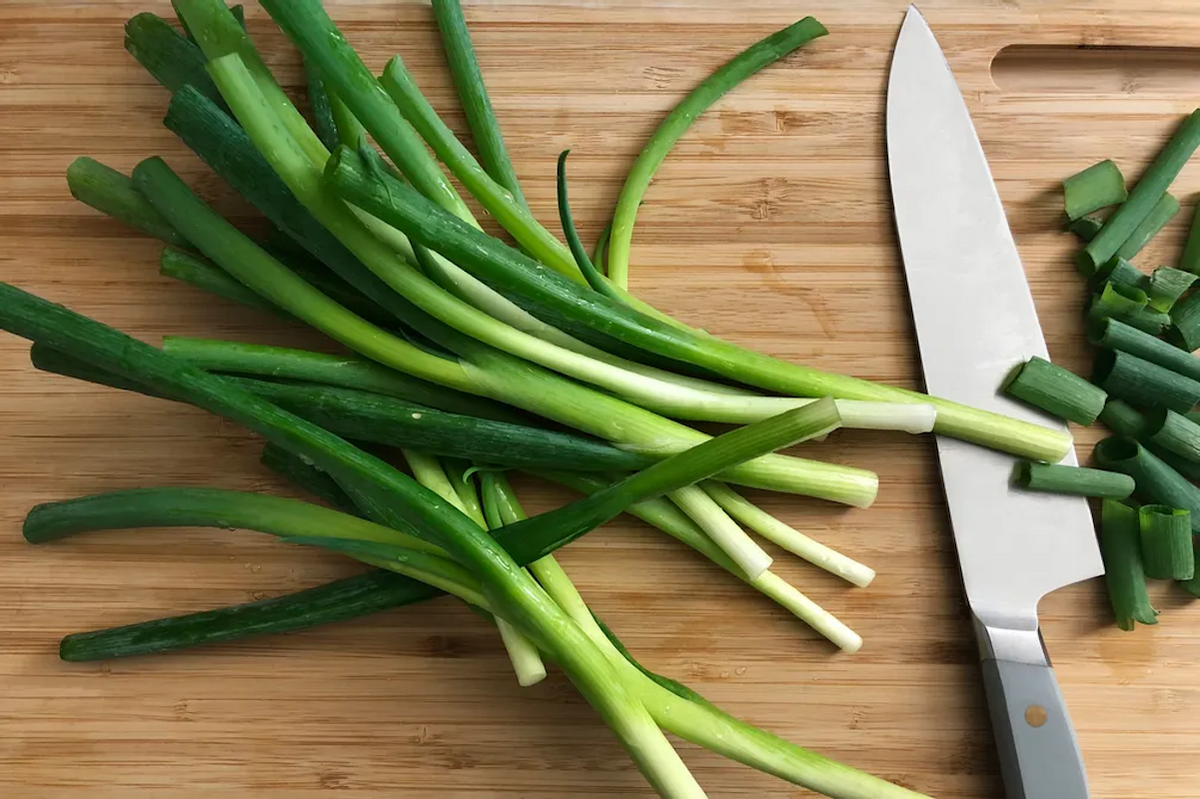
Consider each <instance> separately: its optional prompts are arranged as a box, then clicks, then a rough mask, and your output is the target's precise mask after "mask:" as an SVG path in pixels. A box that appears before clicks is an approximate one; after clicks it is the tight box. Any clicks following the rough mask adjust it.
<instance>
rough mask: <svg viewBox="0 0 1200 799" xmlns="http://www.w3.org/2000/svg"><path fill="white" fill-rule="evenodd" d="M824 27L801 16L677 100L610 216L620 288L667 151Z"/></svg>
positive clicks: (612, 266)
mask: <svg viewBox="0 0 1200 799" xmlns="http://www.w3.org/2000/svg"><path fill="white" fill-rule="evenodd" d="M827 33H828V31H827V30H825V26H823V25H822V24H821V23H819V22H817V21H816V20H815V19H813V18H812V17H805V18H804V19H802V20H800V21H799V22H796V23H793V24H792V25H789V26H788V27H786V28H784V29H783V30H780V31H777V32H775V33H773V34H771V35H770V36H768V37H767V38H765V39H763V40H762V41H759V42H756V43H755V44H752V45H751V46H750V47H747V48H746V49H745V50H743V51H742V52H741V53H739V54H738V55H736V56H734V58H733V59H731V60H730V61H729V62H727V63H726V64H725V65H724V66H722V67H721V68H720V69H718V70H717V71H716V72H714V73H713V74H712V75H709V76H708V77H707V78H705V79H704V81H703V82H702V83H701V84H700V85H699V86H697V87H696V88H694V89H692V91H691V92H689V93H688V96H687V97H685V98H684V99H683V100H682V101H680V102H679V104H678V105H676V106H675V107H674V108H673V109H671V112H670V113H669V114H667V116H666V119H664V120H663V121H662V124H660V125H659V126H658V129H657V130H655V131H654V134H653V135H651V137H650V141H648V142H646V146H645V147H643V148H642V152H641V154H640V155H638V159H637V161H635V162H634V164H633V167H631V168H630V170H629V175H628V177H626V178H625V185H624V186H623V187H622V188H621V196H620V197H619V198H617V207H616V210H615V211H614V213H613V220H612V236H611V238H610V242H609V252H608V276H609V279H611V280H612V281H613V282H614V283H616V284H617V285H618V286H620V287H621V288H627V286H628V283H629V248H630V244H631V242H632V240H633V226H634V222H635V220H636V219H637V211H638V207H639V206H640V205H641V203H642V197H644V196H645V195H646V189H648V188H649V187H650V182H651V180H653V178H654V173H655V172H656V171H657V170H658V167H659V165H660V164H662V162H663V159H664V158H666V157H667V153H668V152H670V151H671V148H672V147H674V146H675V142H677V141H679V139H680V137H682V136H683V134H684V133H685V132H687V129H688V128H690V127H691V126H692V123H694V122H695V121H696V120H697V119H698V118H699V117H700V115H701V114H703V113H704V111H705V110H706V109H707V108H708V107H709V106H711V105H712V104H713V103H715V102H716V101H717V100H719V99H720V98H721V97H722V96H723V95H724V94H725V93H726V92H728V91H729V90H730V89H732V88H733V87H734V86H737V85H738V84H739V83H741V82H742V81H744V80H746V79H747V78H749V77H750V76H752V75H754V74H755V73H757V72H758V71H760V70H762V69H765V68H766V67H768V66H770V65H771V64H773V63H775V62H776V61H778V60H779V59H780V58H783V57H784V56H785V55H787V54H788V53H790V52H792V51H793V50H795V49H797V48H798V47H801V46H802V45H805V44H807V43H808V42H810V41H812V40H813V39H817V38H819V37H821V36H824V35H825V34H827Z"/></svg>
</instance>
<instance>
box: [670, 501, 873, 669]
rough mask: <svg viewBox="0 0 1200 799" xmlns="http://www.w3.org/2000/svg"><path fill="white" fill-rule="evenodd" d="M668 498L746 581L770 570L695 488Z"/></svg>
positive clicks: (734, 524) (734, 525) (732, 523)
mask: <svg viewBox="0 0 1200 799" xmlns="http://www.w3.org/2000/svg"><path fill="white" fill-rule="evenodd" d="M670 497H671V501H672V502H674V503H675V504H676V505H677V506H678V507H679V509H680V510H682V511H683V512H684V513H686V514H687V515H688V516H689V517H691V518H692V519H693V520H694V521H695V522H696V524H697V525H699V526H700V528H701V529H702V530H704V532H705V533H706V534H707V535H708V537H709V538H711V539H712V540H713V543H715V544H716V545H717V546H718V547H720V548H721V551H723V552H724V553H725V554H726V555H728V556H729V559H730V560H732V561H733V562H734V563H735V564H737V566H738V568H739V569H741V570H742V571H743V572H745V574H746V576H747V577H748V578H750V579H751V580H753V579H755V578H756V577H758V576H759V575H761V574H762V573H763V572H765V571H766V570H767V569H769V568H770V567H771V556H770V555H768V554H767V553H766V552H764V551H763V549H762V547H760V546H759V545H758V544H757V543H756V542H755V541H754V539H752V538H751V537H750V536H748V535H746V532H745V531H744V530H743V529H742V528H741V527H739V526H738V524H737V522H735V521H734V520H733V519H731V518H730V517H729V515H728V514H726V513H725V511H723V510H722V509H721V506H720V505H718V504H717V503H716V502H714V501H713V500H712V497H710V496H709V495H708V494H706V493H705V492H704V491H703V490H701V489H700V488H699V487H698V486H687V487H685V488H681V489H679V490H677V491H673V492H672V493H671V494H670ZM859 643H860V644H861V640H860V642H859ZM856 648H857V647H856Z"/></svg>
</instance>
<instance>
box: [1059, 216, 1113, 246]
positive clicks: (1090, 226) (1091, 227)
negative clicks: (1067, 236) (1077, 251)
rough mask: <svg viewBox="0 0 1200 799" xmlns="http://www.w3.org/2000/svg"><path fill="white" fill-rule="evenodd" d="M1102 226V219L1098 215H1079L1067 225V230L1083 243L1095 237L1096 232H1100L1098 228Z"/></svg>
mask: <svg viewBox="0 0 1200 799" xmlns="http://www.w3.org/2000/svg"><path fill="white" fill-rule="evenodd" d="M1102 227H1104V220H1103V219H1101V218H1100V217H1098V216H1081V217H1079V218H1078V219H1076V220H1074V221H1072V222H1071V224H1069V225H1067V230H1069V231H1071V232H1072V233H1074V234H1075V235H1076V236H1078V237H1079V240H1080V241H1082V242H1084V243H1085V244H1086V243H1087V242H1089V241H1091V240H1092V239H1094V238H1096V234H1097V233H1099V232H1100V228H1102Z"/></svg>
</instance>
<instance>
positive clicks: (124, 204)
mask: <svg viewBox="0 0 1200 799" xmlns="http://www.w3.org/2000/svg"><path fill="white" fill-rule="evenodd" d="M67 186H68V187H69V188H70V189H71V195H72V196H73V197H74V198H75V199H77V200H79V201H80V202H82V203H84V204H85V205H90V206H91V207H92V208H95V209H96V210H97V211H100V212H101V213H104V214H108V215H109V216H111V217H113V218H114V219H118V220H120V221H121V222H124V223H125V224H127V225H130V226H131V227H135V228H137V229H138V230H140V231H142V232H143V233H145V234H147V235H149V236H153V237H154V238H156V239H161V240H162V241H165V242H166V243H167V244H173V245H175V246H177V247H186V246H188V243H187V240H185V239H184V238H183V236H181V235H179V233H178V232H176V230H175V228H173V227H171V224H170V223H169V222H167V220H165V219H163V217H162V214H160V213H158V212H157V211H155V210H154V208H153V206H151V205H150V203H148V202H146V198H145V197H143V196H142V195H141V194H139V193H138V190H137V189H135V188H134V187H133V181H132V180H130V179H129V178H127V177H125V176H124V175H122V174H121V173H120V172H118V171H116V170H115V169H112V168H110V167H107V166H105V165H104V164H102V163H100V162H99V161H94V160H92V159H91V158H88V157H86V156H84V157H81V158H76V159H75V160H74V161H72V162H71V165H70V166H69V167H67Z"/></svg>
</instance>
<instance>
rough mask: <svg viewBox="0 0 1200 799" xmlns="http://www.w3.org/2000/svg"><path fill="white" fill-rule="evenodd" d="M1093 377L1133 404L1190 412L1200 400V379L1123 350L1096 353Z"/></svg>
mask: <svg viewBox="0 0 1200 799" xmlns="http://www.w3.org/2000/svg"><path fill="white" fill-rule="evenodd" d="M1092 379H1093V380H1094V381H1095V383H1096V385H1098V386H1100V387H1101V388H1103V389H1104V390H1105V391H1107V392H1108V393H1109V395H1110V396H1113V397H1116V398H1117V399H1123V400H1125V401H1127V402H1129V403H1131V404H1133V405H1142V406H1146V407H1149V406H1152V405H1162V406H1163V407H1165V408H1170V409H1171V410H1173V411H1177V412H1179V413H1186V412H1187V411H1190V410H1191V409H1192V408H1194V407H1195V406H1196V403H1197V402H1200V382H1198V381H1196V380H1192V379H1191V378H1190V377H1184V376H1183V375H1181V374H1178V373H1176V372H1172V371H1171V370H1170V369H1166V368H1164V367H1162V366H1159V365H1158V364H1156V363H1151V362H1150V361H1147V360H1143V359H1142V358H1138V357H1137V356H1135V355H1130V354H1129V353H1127V352H1121V351H1120V350H1101V351H1100V352H1099V353H1098V354H1097V355H1096V365H1095V370H1094V371H1093V373H1092Z"/></svg>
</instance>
